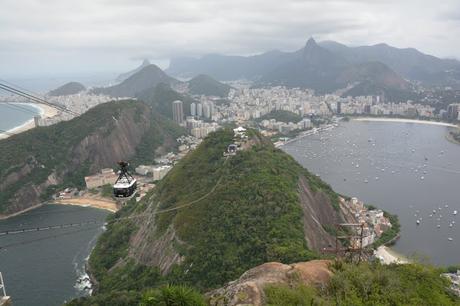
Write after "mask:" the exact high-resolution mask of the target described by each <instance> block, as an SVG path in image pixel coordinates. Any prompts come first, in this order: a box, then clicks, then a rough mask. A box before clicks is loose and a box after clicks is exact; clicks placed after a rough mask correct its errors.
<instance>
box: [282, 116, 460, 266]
mask: <svg viewBox="0 0 460 306" xmlns="http://www.w3.org/2000/svg"><path fill="white" fill-rule="evenodd" d="M446 134H447V128H446V127H443V126H434V125H424V124H415V123H396V122H359V121H350V122H344V123H341V124H340V125H339V127H337V128H335V129H333V130H330V131H326V132H323V133H319V134H315V135H312V136H307V137H304V138H302V139H300V140H298V141H294V142H292V143H289V144H287V145H285V146H283V147H282V149H283V150H284V151H286V152H287V153H289V154H290V155H292V156H293V157H294V158H295V159H296V160H297V161H298V162H299V163H300V164H302V165H303V166H305V167H306V168H307V169H308V170H309V171H311V172H312V173H315V174H317V175H319V176H320V177H321V178H322V179H323V180H324V181H326V182H327V183H329V184H330V185H331V186H332V188H333V189H334V190H335V191H337V192H339V193H341V194H344V195H348V196H351V197H358V198H359V199H361V200H363V201H364V202H365V203H367V204H372V205H374V206H376V207H379V208H382V209H384V210H386V211H388V212H390V213H392V214H397V215H398V217H399V220H400V223H401V238H400V239H399V240H398V241H397V242H396V245H395V246H394V247H393V248H394V249H395V250H396V251H398V252H400V253H402V254H404V255H406V256H409V257H414V258H418V259H422V260H428V261H429V262H431V263H434V264H437V265H453V264H460V257H459V254H460V215H458V216H455V215H454V214H453V212H454V211H455V210H457V211H460V197H459V182H460V163H459V157H460V145H458V144H454V143H451V142H449V141H448V140H446V137H445V136H446ZM433 210H434V211H435V213H433ZM417 220H420V225H417V223H416V222H417ZM438 226H439V227H438ZM449 238H451V239H449Z"/></svg>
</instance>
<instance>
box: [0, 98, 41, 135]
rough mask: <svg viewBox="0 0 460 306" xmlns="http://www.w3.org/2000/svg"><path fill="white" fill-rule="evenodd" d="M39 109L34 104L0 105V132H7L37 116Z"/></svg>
mask: <svg viewBox="0 0 460 306" xmlns="http://www.w3.org/2000/svg"><path fill="white" fill-rule="evenodd" d="M40 112H41V109H40V108H39V107H38V106H36V105H34V104H25V103H12V104H11V105H9V104H5V103H0V130H3V131H8V130H10V129H13V128H15V127H18V126H20V125H23V124H24V123H26V122H27V121H29V120H31V119H33V118H34V116H36V115H39V114H40Z"/></svg>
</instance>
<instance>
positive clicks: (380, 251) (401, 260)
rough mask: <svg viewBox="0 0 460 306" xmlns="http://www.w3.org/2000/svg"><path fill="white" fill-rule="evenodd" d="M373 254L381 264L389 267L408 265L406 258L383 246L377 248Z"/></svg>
mask: <svg viewBox="0 0 460 306" xmlns="http://www.w3.org/2000/svg"><path fill="white" fill-rule="evenodd" d="M375 254H376V256H377V257H378V258H380V260H381V262H382V263H383V264H385V265H389V264H392V263H397V264H406V263H409V260H408V259H407V258H405V257H404V256H402V255H400V254H398V253H396V252H395V251H393V250H392V249H390V248H389V247H386V246H384V245H382V246H379V247H378V248H377V250H376V252H375Z"/></svg>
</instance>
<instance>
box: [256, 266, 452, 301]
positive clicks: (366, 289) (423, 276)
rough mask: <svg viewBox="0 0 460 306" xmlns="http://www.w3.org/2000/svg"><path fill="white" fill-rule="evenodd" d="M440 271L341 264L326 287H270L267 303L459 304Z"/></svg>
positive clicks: (418, 267)
mask: <svg viewBox="0 0 460 306" xmlns="http://www.w3.org/2000/svg"><path fill="white" fill-rule="evenodd" d="M440 273H441V270H440V269H437V268H434V267H430V266H425V265H420V264H408V265H389V266H384V265H381V264H379V263H362V264H360V265H351V264H338V265H336V267H335V270H334V275H333V277H332V279H331V281H330V283H329V284H328V285H327V286H326V288H324V289H323V290H320V289H314V288H311V287H306V286H302V285H299V286H298V287H285V286H276V285H274V286H269V287H267V288H266V289H265V293H266V295H267V305H278V306H281V305H283V306H294V305H295V306H302V305H305V306H307V305H344V306H346V305H350V306H361V305H363V306H365V305H366V306H367V305H369V306H373V305H414V306H415V305H417V306H420V305H446V306H447V305H460V302H459V300H458V298H457V299H456V298H455V297H454V296H453V295H451V294H450V293H449V292H448V290H447V288H448V286H449V282H448V281H447V280H446V279H444V278H442V277H441V276H440Z"/></svg>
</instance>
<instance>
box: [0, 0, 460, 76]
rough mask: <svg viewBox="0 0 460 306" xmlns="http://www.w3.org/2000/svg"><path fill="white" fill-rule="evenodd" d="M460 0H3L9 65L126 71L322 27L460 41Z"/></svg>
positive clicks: (349, 33)
mask: <svg viewBox="0 0 460 306" xmlns="http://www.w3.org/2000/svg"><path fill="white" fill-rule="evenodd" d="M456 2H457V1H456V0H445V1H442V3H440V1H434V0H405V1H397V0H387V1H383V0H375V1H369V0H322V1H320V0H310V1H309V0H283V1H279V0H168V1H164V0H163V1H159V0H80V1H63V0H21V1H17V0H2V10H1V11H0V46H1V48H0V71H2V73H3V74H4V75H5V74H6V75H8V74H21V73H22V74H40V73H47V74H56V75H57V74H59V73H67V74H70V73H72V72H79V73H81V72H85V71H88V72H89V71H104V70H107V71H123V70H126V69H129V68H131V67H132V66H134V65H136V63H133V59H139V58H143V57H149V58H150V59H151V60H153V61H154V62H155V61H157V62H159V63H165V62H166V61H167V59H169V58H170V57H173V56H183V55H188V56H200V55H203V54H207V53H225V54H242V55H247V54H256V53H260V52H264V51H267V50H272V49H281V50H295V49H298V48H300V47H301V46H302V45H303V44H304V43H305V41H306V40H307V39H308V38H309V37H310V36H313V37H315V38H317V39H319V40H325V39H328V40H338V41H340V42H342V43H345V44H351V45H362V44H375V43H380V42H386V43H388V44H391V45H395V46H398V47H416V48H418V49H420V50H422V51H425V52H427V53H432V54H435V55H437V56H457V57H460V54H459V53H458V52H459V51H457V50H460V41H459V40H458V39H456V37H460V28H459V27H458V20H459V15H458V12H459V11H460V10H459V9H460V8H459V4H457V3H456Z"/></svg>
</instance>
